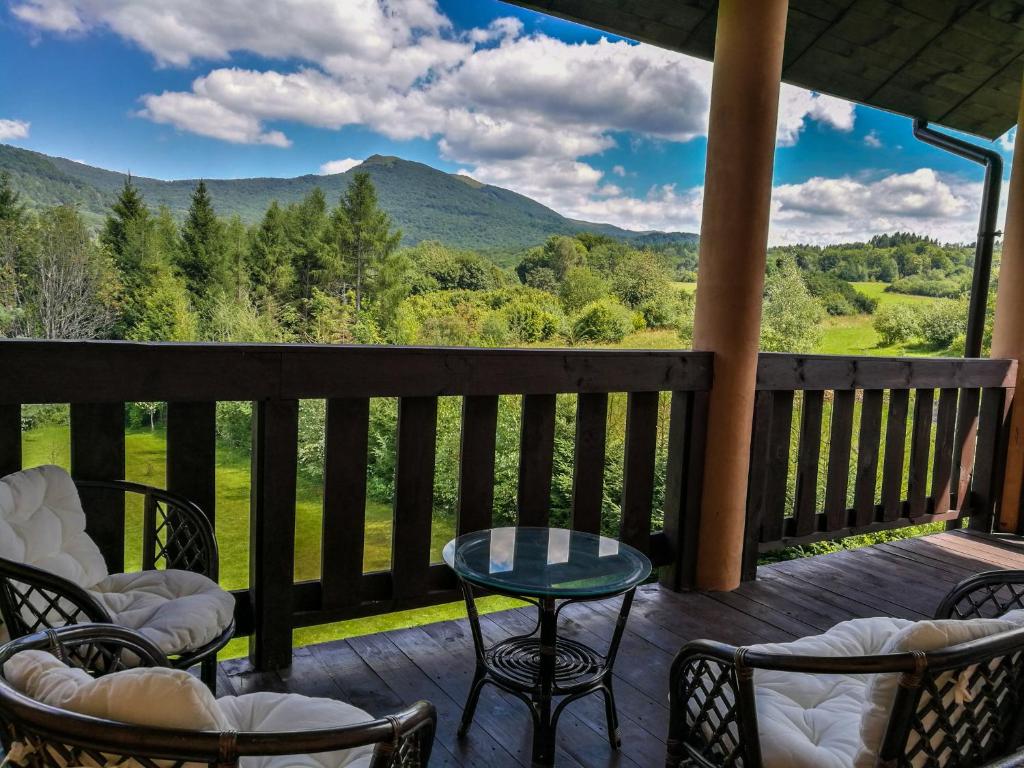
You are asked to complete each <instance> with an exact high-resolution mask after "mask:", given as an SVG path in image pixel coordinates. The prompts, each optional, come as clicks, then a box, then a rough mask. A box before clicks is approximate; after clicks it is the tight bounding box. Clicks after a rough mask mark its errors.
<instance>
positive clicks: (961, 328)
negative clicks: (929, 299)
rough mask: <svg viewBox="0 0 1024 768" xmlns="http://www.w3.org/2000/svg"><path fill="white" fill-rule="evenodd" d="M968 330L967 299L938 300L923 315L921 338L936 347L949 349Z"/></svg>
mask: <svg viewBox="0 0 1024 768" xmlns="http://www.w3.org/2000/svg"><path fill="white" fill-rule="evenodd" d="M966 332H967V302H966V301H942V302H938V303H936V304H935V305H934V306H932V307H929V308H928V309H926V310H925V311H924V312H923V313H922V315H921V338H922V339H924V340H925V341H926V342H927V343H928V344H929V345H931V346H932V347H935V348H936V349H947V348H948V347H950V346H952V344H953V342H955V341H956V340H957V339H958V338H960V337H962V336H963V335H964V334H965V333H966Z"/></svg>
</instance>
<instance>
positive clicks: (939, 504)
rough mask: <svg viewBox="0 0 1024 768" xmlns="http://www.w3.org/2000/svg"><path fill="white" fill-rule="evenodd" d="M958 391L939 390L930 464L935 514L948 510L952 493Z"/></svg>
mask: <svg viewBox="0 0 1024 768" xmlns="http://www.w3.org/2000/svg"><path fill="white" fill-rule="evenodd" d="M959 394H960V393H959V391H958V390H956V389H942V390H940V391H939V410H938V414H937V416H936V421H935V459H934V462H933V464H932V489H931V498H932V502H933V511H934V512H935V514H937V515H941V514H944V513H945V512H948V511H949V510H950V501H951V500H952V494H953V441H954V437H955V430H956V413H957V400H958V397H959Z"/></svg>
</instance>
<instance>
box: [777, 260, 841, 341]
mask: <svg viewBox="0 0 1024 768" xmlns="http://www.w3.org/2000/svg"><path fill="white" fill-rule="evenodd" d="M824 319H825V310H824V308H823V307H822V306H821V302H820V301H818V300H817V299H816V298H814V297H813V296H812V295H811V292H810V291H808V290H807V286H806V285H805V284H804V281H803V279H802V278H801V276H800V270H799V268H798V267H797V266H796V264H794V263H793V262H792V261H785V262H783V263H782V264H781V265H780V266H779V268H778V269H776V270H775V271H774V272H773V273H772V274H770V275H769V276H768V278H767V279H766V280H765V290H764V309H763V310H762V314H761V349H762V350H764V351H765V352H810V351H811V350H813V349H814V348H815V347H817V346H818V341H819V340H820V339H821V330H822V329H821V323H822V321H823V320H824Z"/></svg>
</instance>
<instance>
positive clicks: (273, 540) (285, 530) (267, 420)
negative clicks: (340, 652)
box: [249, 400, 299, 671]
mask: <svg viewBox="0 0 1024 768" xmlns="http://www.w3.org/2000/svg"><path fill="white" fill-rule="evenodd" d="M298 424H299V403H298V401H297V400H260V401H257V402H255V403H254V404H253V409H252V486H251V498H250V504H249V516H250V517H249V539H250V540H249V599H250V602H251V605H252V616H253V633H252V636H251V637H250V638H249V659H250V660H251V662H252V665H253V667H254V668H255V669H257V670H260V671H263V670H273V669H281V668H284V667H287V666H289V665H290V664H291V661H292V582H293V581H294V574H295V482H296V476H295V475H296V469H297V460H298Z"/></svg>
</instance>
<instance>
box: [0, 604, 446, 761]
mask: <svg viewBox="0 0 1024 768" xmlns="http://www.w3.org/2000/svg"><path fill="white" fill-rule="evenodd" d="M30 649H32V650H45V651H49V652H51V653H52V654H54V655H55V656H57V658H59V659H61V660H62V661H64V662H65V663H66V664H68V665H71V666H78V667H81V668H83V669H85V670H86V671H88V672H90V673H91V674H92V675H93V676H97V677H98V676H101V675H105V674H109V673H112V672H117V671H120V670H121V669H124V668H126V667H127V666H129V665H127V664H125V662H124V660H123V656H124V655H126V654H130V655H131V657H132V661H131V664H130V666H132V667H137V666H147V667H150V666H166V665H167V659H166V658H165V657H164V655H163V654H162V653H161V652H160V650H159V649H158V648H157V647H156V646H155V645H153V644H152V643H151V642H149V641H148V640H147V639H146V638H145V637H143V636H142V635H140V634H138V633H137V632H134V631H132V630H129V629H125V628H123V627H118V626H115V625H109V624H79V625H76V626H69V627H65V628H62V629H57V630H47V631H45V632H38V633H35V634H33V635H28V636H26V637H22V638H19V639H18V640H13V641H11V642H9V643H7V644H6V645H5V646H3V647H2V648H0V672H2V670H3V665H4V663H5V662H6V661H7V660H8V659H10V658H11V657H12V656H14V655H15V654H16V653H19V652H21V651H24V650H30ZM0 722H2V725H3V731H2V744H3V747H4V749H5V751H6V752H7V755H8V760H9V761H10V762H12V763H14V764H16V765H19V766H25V767H26V768H66V766H70V765H121V764H123V763H128V761H135V763H134V764H137V765H138V766H142V767H143V768H182V767H183V766H185V764H186V763H191V764H196V763H206V764H208V765H210V766H211V767H212V766H218V768H220V767H222V766H235V765H238V763H239V760H240V759H243V760H244V758H255V757H275V756H297V755H308V754H314V753H324V752H334V751H337V750H346V749H354V748H356V747H363V746H369V745H375V748H374V752H373V757H372V758H371V761H370V768H421V767H422V766H426V765H427V764H428V762H429V760H430V752H431V747H432V745H433V740H434V731H435V729H436V726H437V715H436V713H435V711H434V707H433V705H431V704H430V703H428V702H423V701H421V702H418V703H416V704H414V705H413V706H411V707H409V708H408V709H405V710H402V711H401V712H397V713H395V714H391V715H388V716H386V717H381V718H377V719H375V720H371V721H369V722H366V723H360V724H358V725H349V726H343V727H338V728H330V729H317V730H305V731H276V732H269V731H223V732H220V731H186V730H176V729H169V728H156V727H149V726H139V725H133V724H128V723H123V722H115V721H111V720H103V719H99V718H95V717H89V716H86V715H81V714H77V713H73V712H69V711H67V710H63V709H58V708H55V707H52V706H48V705H46V704H42V703H40V702H38V701H36V700H35V699H32V698H29V697H27V696H25V695H23V694H21V693H19V692H18V691H16V690H14V688H13V687H12V686H11V685H10V684H9V683H8V682H7V681H6V680H5V679H4V677H3V675H2V674H0Z"/></svg>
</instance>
